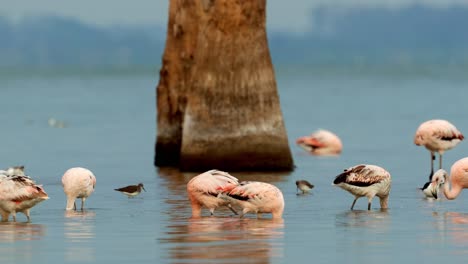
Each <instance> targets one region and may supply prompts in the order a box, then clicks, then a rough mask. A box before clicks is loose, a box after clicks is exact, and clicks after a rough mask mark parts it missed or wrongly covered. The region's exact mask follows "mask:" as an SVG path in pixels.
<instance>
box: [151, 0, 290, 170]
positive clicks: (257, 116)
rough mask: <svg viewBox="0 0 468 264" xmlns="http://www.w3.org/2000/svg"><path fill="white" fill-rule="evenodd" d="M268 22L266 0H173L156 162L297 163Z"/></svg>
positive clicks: (252, 166)
mask: <svg viewBox="0 0 468 264" xmlns="http://www.w3.org/2000/svg"><path fill="white" fill-rule="evenodd" d="M265 22H266V1H265V0H252V1H232V0H171V1H170V4H169V22H168V27H167V39H166V47H165V50H164V55H163V59H162V66H161V70H160V80H159V84H158V86H157V89H156V90H157V138H156V146H155V165H156V166H178V167H179V168H180V169H181V170H183V171H202V170H208V169H214V168H216V169H223V170H230V171H233V170H237V171H239V170H244V171H245V170H247V171H252V170H255V171H259V170H292V169H293V160H292V156H291V151H290V149H289V144H288V138H287V134H286V129H285V126H284V121H283V117H282V113H281V108H280V102H279V97H278V92H277V88H276V81H275V74H274V71H273V65H272V62H271V57H270V53H269V49H268V42H267V36H266V27H265Z"/></svg>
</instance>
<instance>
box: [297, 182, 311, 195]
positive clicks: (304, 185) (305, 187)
mask: <svg viewBox="0 0 468 264" xmlns="http://www.w3.org/2000/svg"><path fill="white" fill-rule="evenodd" d="M296 187H297V189H296V193H297V191H298V190H301V191H302V194H304V193H307V192H309V191H310V190H312V188H314V185H313V184H311V183H310V182H308V181H306V180H298V181H296Z"/></svg>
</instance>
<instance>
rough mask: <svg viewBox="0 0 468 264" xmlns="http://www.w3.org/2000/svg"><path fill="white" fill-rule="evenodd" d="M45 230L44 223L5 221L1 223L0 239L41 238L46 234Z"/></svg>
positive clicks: (22, 239) (11, 240) (4, 240)
mask: <svg viewBox="0 0 468 264" xmlns="http://www.w3.org/2000/svg"><path fill="white" fill-rule="evenodd" d="M44 230H45V228H44V226H43V225H38V224H31V223H14V222H11V223H10V222H5V223H1V224H0V241H2V242H6V241H10V242H14V241H24V240H39V239H41V238H42V237H43V236H44Z"/></svg>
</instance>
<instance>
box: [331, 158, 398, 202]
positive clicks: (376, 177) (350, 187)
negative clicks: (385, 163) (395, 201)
mask: <svg viewBox="0 0 468 264" xmlns="http://www.w3.org/2000/svg"><path fill="white" fill-rule="evenodd" d="M391 181H392V180H391V176H390V173H388V171H386V170H385V169H383V168H381V167H379V166H375V165H364V164H362V165H357V166H354V167H351V168H348V169H345V170H344V172H343V173H341V174H340V175H338V176H336V178H335V180H334V181H333V184H334V185H336V186H338V187H340V188H342V189H344V190H346V191H348V192H350V193H351V194H353V195H354V197H355V198H354V201H353V204H352V205H351V210H353V208H354V204H355V203H356V201H357V199H359V198H360V197H363V196H365V197H367V199H368V205H367V210H370V209H371V202H372V198H374V196H378V197H379V198H380V207H381V208H382V209H386V208H387V207H388V196H389V194H390V188H391Z"/></svg>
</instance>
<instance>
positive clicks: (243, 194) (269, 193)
mask: <svg viewBox="0 0 468 264" xmlns="http://www.w3.org/2000/svg"><path fill="white" fill-rule="evenodd" d="M223 197H224V199H226V200H228V201H230V202H231V203H233V205H238V206H240V207H241V208H242V214H241V217H243V216H244V215H245V214H246V213H248V212H253V213H256V214H262V213H271V214H272V218H274V219H280V218H282V216H283V211H284V198H283V193H282V192H281V190H280V189H278V188H277V187H276V186H274V185H272V184H270V183H266V182H258V181H244V182H241V183H240V184H239V186H237V187H235V188H232V189H231V190H227V191H226V192H225V193H223Z"/></svg>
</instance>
